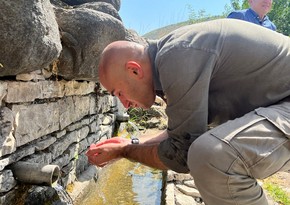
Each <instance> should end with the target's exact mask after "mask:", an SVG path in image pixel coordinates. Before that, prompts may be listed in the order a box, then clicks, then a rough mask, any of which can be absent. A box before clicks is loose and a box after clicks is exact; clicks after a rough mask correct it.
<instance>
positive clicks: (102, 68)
mask: <svg viewBox="0 0 290 205" xmlns="http://www.w3.org/2000/svg"><path fill="white" fill-rule="evenodd" d="M245 25H247V26H245ZM257 33H259V35H257ZM99 79H100V83H101V84H102V85H103V86H104V87H105V88H106V89H107V90H108V92H110V93H111V94H112V95H115V96H117V97H118V98H119V99H120V101H121V102H122V103H123V105H124V106H125V107H126V108H129V107H142V108H145V109H146V108H149V107H150V106H151V105H152V104H153V103H154V99H155V95H156V94H158V95H160V96H161V97H163V98H164V99H166V102H167V107H166V113H167V115H168V128H167V130H165V131H163V132H160V133H159V134H156V135H152V136H142V137H140V139H139V142H138V140H132V141H130V140H128V139H124V138H119V137H116V138H112V139H109V140H107V141H104V142H101V143H97V144H93V145H91V147H90V148H89V150H88V151H87V156H88V159H89V161H90V163H92V164H95V165H97V166H104V165H106V164H107V163H108V162H110V161H111V160H114V159H118V158H121V157H125V158H128V159H130V160H135V161H138V162H141V163H143V164H146V165H148V166H151V167H155V168H158V169H162V170H167V169H172V170H174V171H176V172H181V173H187V172H190V174H191V175H192V176H193V178H194V180H195V183H196V186H197V188H198V190H199V191H200V193H201V196H202V198H203V200H204V202H205V204H207V205H236V204H244V205H254V204H255V205H266V204H267V200H266V197H265V195H264V193H263V189H262V188H261V187H260V185H259V184H258V183H257V181H256V179H263V178H266V177H268V176H270V175H272V174H274V173H276V172H278V171H283V170H289V169H290V139H289V136H290V98H289V95H290V40H289V38H288V37H286V36H283V35H281V34H279V33H276V32H273V31H271V30H268V29H264V28H262V27H260V26H257V25H255V24H247V22H243V21H239V20H234V19H221V20H215V21H209V22H205V23H200V24H195V25H190V26H185V27H182V28H180V29H178V30H175V31H173V32H172V33H170V34H169V35H167V36H164V37H163V38H161V39H160V40H158V41H149V42H148V46H142V45H139V44H137V43H133V42H126V41H117V42H113V43H111V44H110V45H108V46H107V47H106V48H105V49H104V51H103V54H102V57H101V61H100V65H99ZM208 127H214V128H213V129H208Z"/></svg>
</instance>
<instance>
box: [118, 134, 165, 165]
mask: <svg viewBox="0 0 290 205" xmlns="http://www.w3.org/2000/svg"><path fill="white" fill-rule="evenodd" d="M167 137H168V135H167V131H166V130H165V131H162V132H160V133H155V134H151V135H144V136H141V137H140V139H139V140H140V144H138V145H134V144H129V145H127V146H126V147H125V148H124V150H123V156H124V157H125V158H128V159H131V160H134V161H137V162H140V163H142V164H145V165H147V166H150V167H153V168H157V169H161V170H166V169H168V168H167V167H166V166H165V165H164V164H163V163H162V162H161V161H160V159H159V157H158V152H157V150H158V145H159V143H160V142H162V141H163V140H165V139H167Z"/></svg>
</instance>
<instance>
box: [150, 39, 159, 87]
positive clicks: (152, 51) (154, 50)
mask: <svg viewBox="0 0 290 205" xmlns="http://www.w3.org/2000/svg"><path fill="white" fill-rule="evenodd" d="M147 50H148V54H149V58H150V61H151V68H152V73H153V83H154V88H155V90H160V91H161V90H162V86H161V82H160V78H159V73H158V70H157V68H156V66H155V58H156V55H157V51H158V47H157V41H156V40H148V48H147Z"/></svg>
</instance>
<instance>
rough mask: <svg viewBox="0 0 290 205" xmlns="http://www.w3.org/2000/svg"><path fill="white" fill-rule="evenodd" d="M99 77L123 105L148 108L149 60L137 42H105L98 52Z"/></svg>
mask: <svg viewBox="0 0 290 205" xmlns="http://www.w3.org/2000/svg"><path fill="white" fill-rule="evenodd" d="M99 80H100V83H101V84H102V85H103V86H104V87H105V88H106V89H107V91H108V92H110V93H111V94H112V95H115V96H117V97H118V98H119V99H120V101H121V102H122V104H123V105H124V107H126V108H129V107H142V108H149V107H151V105H152V104H153V103H154V100H155V91H154V85H153V78H152V70H151V63H150V59H149V55H148V53H147V51H146V49H145V47H144V46H142V45H140V44H137V43H134V42H128V41H116V42H113V43H111V44H109V45H108V46H107V47H106V48H105V49H104V51H103V53H102V55H101V59H100V64H99Z"/></svg>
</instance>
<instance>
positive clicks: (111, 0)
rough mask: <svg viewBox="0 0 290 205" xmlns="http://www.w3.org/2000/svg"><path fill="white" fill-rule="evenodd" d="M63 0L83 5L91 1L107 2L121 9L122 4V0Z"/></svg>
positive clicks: (63, 0) (70, 3)
mask: <svg viewBox="0 0 290 205" xmlns="http://www.w3.org/2000/svg"><path fill="white" fill-rule="evenodd" d="M62 2H64V3H66V4H68V5H70V6H75V5H81V4H85V3H89V2H106V3H109V4H111V5H112V6H114V8H115V9H116V10H117V11H119V10H120V6H121V1H120V0H62Z"/></svg>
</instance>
